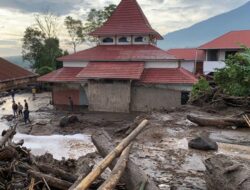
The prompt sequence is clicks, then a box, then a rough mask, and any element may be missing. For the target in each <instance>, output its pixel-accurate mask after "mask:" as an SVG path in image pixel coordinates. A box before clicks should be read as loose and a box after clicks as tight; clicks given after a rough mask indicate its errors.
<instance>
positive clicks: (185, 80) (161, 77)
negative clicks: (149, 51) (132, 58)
mask: <svg viewBox="0 0 250 190" xmlns="http://www.w3.org/2000/svg"><path fill="white" fill-rule="evenodd" d="M196 82H197V79H196V78H195V76H194V75H193V74H192V73H190V72H189V71H187V70H185V69H183V68H166V69H145V70H144V72H143V74H142V77H141V80H140V83H149V84H194V83H196Z"/></svg>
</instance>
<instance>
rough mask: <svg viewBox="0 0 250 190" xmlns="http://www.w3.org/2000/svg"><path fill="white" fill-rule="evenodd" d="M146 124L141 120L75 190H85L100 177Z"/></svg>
mask: <svg viewBox="0 0 250 190" xmlns="http://www.w3.org/2000/svg"><path fill="white" fill-rule="evenodd" d="M147 124H148V120H146V119H145V120H143V121H142V122H141V123H140V125H139V126H138V127H137V128H136V129H135V130H134V131H133V132H132V133H131V134H130V135H129V136H127V137H126V138H125V139H123V140H122V141H121V142H120V143H119V145H118V146H117V147H116V148H115V149H113V150H112V151H111V152H110V153H109V154H108V155H107V156H106V157H105V158H104V159H103V160H102V161H101V162H100V163H99V164H98V166H97V167H96V168H94V169H93V170H92V171H91V172H90V173H89V175H88V176H87V177H85V178H84V179H83V180H82V181H81V182H80V184H79V185H78V186H77V187H76V190H86V189H87V188H88V187H89V186H90V185H91V183H92V182H93V181H94V180H96V179H97V177H99V176H100V175H101V173H102V172H103V171H104V170H105V169H106V168H107V167H108V166H109V165H110V164H111V163H112V161H113V160H114V159H115V158H116V157H118V156H119V155H120V154H121V152H122V151H123V150H124V149H125V148H126V147H127V146H128V145H129V144H130V142H131V141H132V140H134V139H135V138H136V137H137V136H138V135H139V133H140V132H141V131H142V129H144V128H145V126H146V125H147Z"/></svg>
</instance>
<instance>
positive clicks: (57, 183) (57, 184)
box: [28, 170, 72, 190]
mask: <svg viewBox="0 0 250 190" xmlns="http://www.w3.org/2000/svg"><path fill="white" fill-rule="evenodd" d="M28 173H29V174H30V175H31V176H32V177H34V178H38V179H41V180H42V179H45V181H46V182H47V183H48V185H49V186H51V187H54V188H57V189H62V190H67V189H69V188H70V187H71V186H72V183H70V182H68V181H65V180H61V179H58V178H56V177H52V176H50V175H47V174H43V173H40V172H37V171H34V170H28Z"/></svg>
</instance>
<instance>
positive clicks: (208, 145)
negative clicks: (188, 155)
mask: <svg viewBox="0 0 250 190" xmlns="http://www.w3.org/2000/svg"><path fill="white" fill-rule="evenodd" d="M188 147H189V148H193V149H198V150H218V144H217V143H216V142H215V141H213V140H212V139H210V138H209V137H197V138H195V139H192V140H190V141H189V142H188Z"/></svg>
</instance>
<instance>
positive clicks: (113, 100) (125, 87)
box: [88, 80, 131, 112]
mask: <svg viewBox="0 0 250 190" xmlns="http://www.w3.org/2000/svg"><path fill="white" fill-rule="evenodd" d="M130 87H131V83H130V81H94V80H91V81H89V83H88V100H89V110H90V111H105V112H129V107H130V92H131V88H130Z"/></svg>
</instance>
